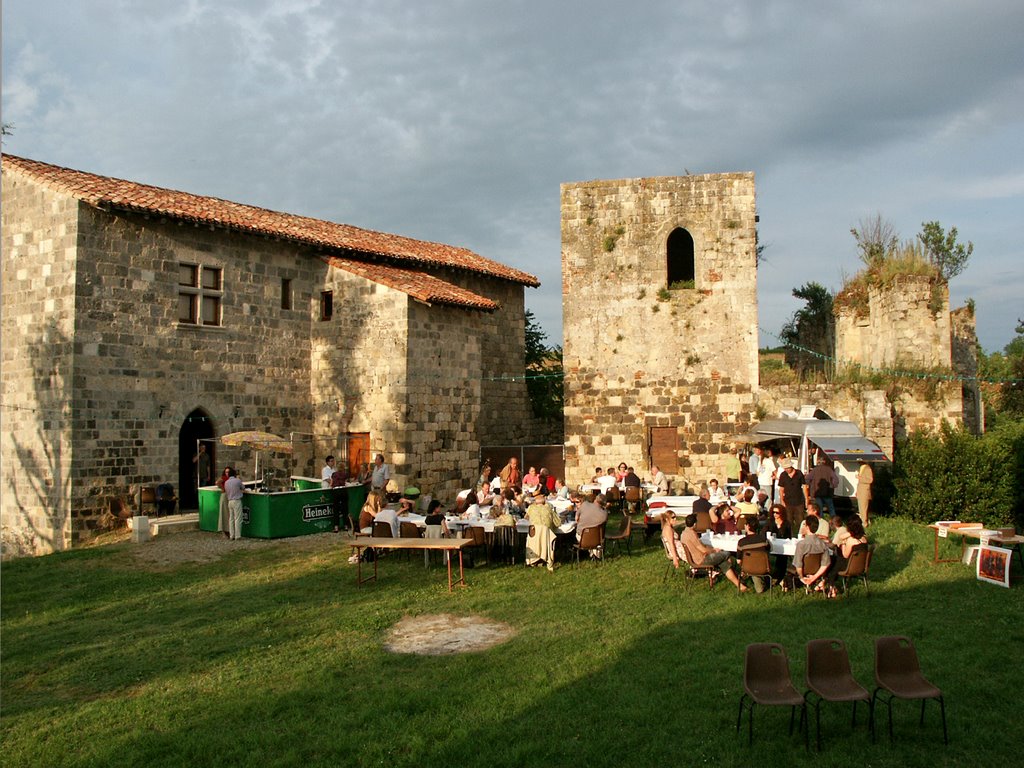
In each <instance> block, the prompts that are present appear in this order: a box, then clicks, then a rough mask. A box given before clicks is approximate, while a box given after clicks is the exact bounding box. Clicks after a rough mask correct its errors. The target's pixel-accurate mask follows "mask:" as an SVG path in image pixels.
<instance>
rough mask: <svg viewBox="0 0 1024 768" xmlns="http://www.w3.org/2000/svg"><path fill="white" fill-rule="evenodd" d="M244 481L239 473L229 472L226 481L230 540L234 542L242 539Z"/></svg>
mask: <svg viewBox="0 0 1024 768" xmlns="http://www.w3.org/2000/svg"><path fill="white" fill-rule="evenodd" d="M242 492H243V487H242V481H241V480H240V479H239V477H238V471H237V470H235V469H229V470H228V479H227V480H225V481H224V495H225V496H227V498H228V516H229V517H230V518H231V522H230V538H231V540H232V541H234V540H235V539H240V538H242Z"/></svg>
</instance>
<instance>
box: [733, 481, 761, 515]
mask: <svg viewBox="0 0 1024 768" xmlns="http://www.w3.org/2000/svg"><path fill="white" fill-rule="evenodd" d="M740 498H741V499H742V500H741V501H739V502H737V503H736V504H733V512H734V513H735V514H736V517H754V518H756V517H757V515H758V509H757V505H756V504H755V503H754V489H753V488H747V490H746V491H744V493H743V495H742V496H741V497H740Z"/></svg>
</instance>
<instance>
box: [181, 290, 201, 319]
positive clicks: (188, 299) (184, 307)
mask: <svg viewBox="0 0 1024 768" xmlns="http://www.w3.org/2000/svg"><path fill="white" fill-rule="evenodd" d="M198 298H199V296H197V295H196V294H194V293H179V294H178V322H179V323H192V324H195V322H196V319H197V317H196V299H198Z"/></svg>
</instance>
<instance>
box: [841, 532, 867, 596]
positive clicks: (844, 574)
mask: <svg viewBox="0 0 1024 768" xmlns="http://www.w3.org/2000/svg"><path fill="white" fill-rule="evenodd" d="M870 567H871V547H870V546H869V545H868V544H858V545H857V546H855V547H854V548H853V550H852V551H851V552H850V557H849V559H848V560H847V561H846V568H844V569H843V570H841V571H839V572H838V573H837V574H836V576H838V577H840V578H842V580H843V592H846V591H847V590H848V589H849V585H848V583H847V582H848V580H849V579H860V580H861V581H863V582H864V590H865V592H866V593H867V595H868V596H869V597H870V596H871V590H870V589H869V588H868V568H870Z"/></svg>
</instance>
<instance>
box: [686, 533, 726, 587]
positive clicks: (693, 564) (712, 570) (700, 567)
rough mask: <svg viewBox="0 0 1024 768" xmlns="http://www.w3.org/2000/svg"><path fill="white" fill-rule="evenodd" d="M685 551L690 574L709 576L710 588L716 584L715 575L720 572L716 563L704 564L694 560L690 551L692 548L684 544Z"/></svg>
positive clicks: (692, 575)
mask: <svg viewBox="0 0 1024 768" xmlns="http://www.w3.org/2000/svg"><path fill="white" fill-rule="evenodd" d="M683 552H684V553H685V554H686V565H687V566H688V567H689V574H690V576H691V577H693V578H698V577H703V576H707V577H708V589H710V588H712V587H714V586H715V575H716V574H717V573H718V568H717V567H716V566H714V565H704V564H703V563H698V562H697V561H696V560H694V557H693V553H692V552H690V548H689V547H688V546H686V544H683Z"/></svg>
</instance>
